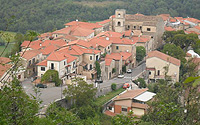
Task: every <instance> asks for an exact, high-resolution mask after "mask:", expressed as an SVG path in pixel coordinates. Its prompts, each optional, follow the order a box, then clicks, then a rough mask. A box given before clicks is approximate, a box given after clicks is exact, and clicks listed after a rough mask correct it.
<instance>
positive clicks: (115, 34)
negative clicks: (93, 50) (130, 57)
mask: <svg viewBox="0 0 200 125" xmlns="http://www.w3.org/2000/svg"><path fill="white" fill-rule="evenodd" d="M122 35H123V34H122V33H118V32H113V31H106V32H101V33H99V34H98V35H96V37H100V36H107V37H122Z"/></svg>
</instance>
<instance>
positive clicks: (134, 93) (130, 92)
mask: <svg viewBox="0 0 200 125" xmlns="http://www.w3.org/2000/svg"><path fill="white" fill-rule="evenodd" d="M147 90H148V89H147V88H146V89H135V90H128V91H127V92H125V93H124V94H122V95H119V96H117V97H116V98H115V99H114V100H121V99H133V98H135V97H136V96H138V95H141V94H142V93H144V92H146V91H147Z"/></svg>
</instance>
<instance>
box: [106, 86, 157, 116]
mask: <svg viewBox="0 0 200 125" xmlns="http://www.w3.org/2000/svg"><path fill="white" fill-rule="evenodd" d="M147 90H148V89H136V90H127V91H126V92H125V93H123V94H121V95H119V96H117V97H116V98H115V99H114V100H113V105H111V106H109V109H111V110H107V111H106V112H105V114H108V115H109V114H113V115H111V116H114V115H117V114H121V113H122V114H125V115H126V114H127V113H129V112H130V111H132V112H133V116H137V117H138V118H140V117H141V116H143V115H144V114H145V113H146V111H147V109H148V105H147V104H146V102H148V101H151V99H152V98H153V97H154V96H155V95H156V94H155V93H152V92H148V91H147ZM109 112H111V113H109Z"/></svg>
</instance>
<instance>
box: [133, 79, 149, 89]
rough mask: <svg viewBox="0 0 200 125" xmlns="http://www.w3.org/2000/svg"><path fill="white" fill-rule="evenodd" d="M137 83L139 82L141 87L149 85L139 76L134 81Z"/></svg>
mask: <svg viewBox="0 0 200 125" xmlns="http://www.w3.org/2000/svg"><path fill="white" fill-rule="evenodd" d="M134 82H135V83H136V84H138V87H139V88H146V87H147V84H146V82H145V81H144V79H143V78H138V79H137V80H135V81H134Z"/></svg>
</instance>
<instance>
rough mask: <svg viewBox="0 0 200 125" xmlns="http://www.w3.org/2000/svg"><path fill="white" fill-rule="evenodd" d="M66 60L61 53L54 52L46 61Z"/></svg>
mask: <svg viewBox="0 0 200 125" xmlns="http://www.w3.org/2000/svg"><path fill="white" fill-rule="evenodd" d="M64 59H66V57H65V56H64V55H63V54H61V53H60V52H58V51H56V52H52V53H51V54H50V55H49V56H48V57H47V59H46V60H49V61H62V60H64Z"/></svg>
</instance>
